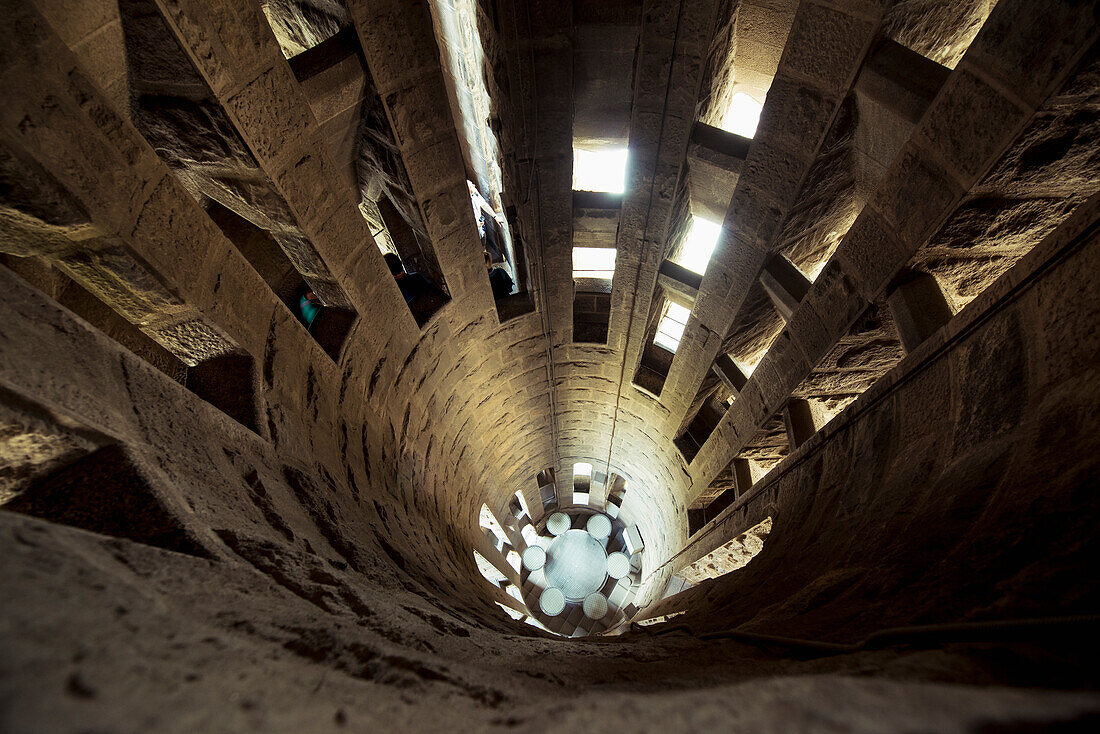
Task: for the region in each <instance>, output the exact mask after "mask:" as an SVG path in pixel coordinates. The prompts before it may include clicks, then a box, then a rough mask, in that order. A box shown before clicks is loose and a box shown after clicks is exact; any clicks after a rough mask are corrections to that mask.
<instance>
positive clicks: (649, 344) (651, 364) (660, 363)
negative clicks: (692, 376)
mask: <svg viewBox="0 0 1100 734" xmlns="http://www.w3.org/2000/svg"><path fill="white" fill-rule="evenodd" d="M672 357H673V354H672V352H670V351H668V350H667V349H664V348H662V347H659V346H657V345H656V344H654V343H653V339H652V335H650V337H649V338H647V339H646V345H645V349H643V350H642V359H641V361H640V363H639V364H638V370H637V372H635V373H634V384H635V385H637V386H638V387H641V388H644V389H646V390H648V391H649V392H651V393H653V394H654V395H657V396H660V395H661V390H663V389H664V387H665V378H667V377H668V370H669V368H670V367H671V366H672Z"/></svg>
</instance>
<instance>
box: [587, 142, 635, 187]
mask: <svg viewBox="0 0 1100 734" xmlns="http://www.w3.org/2000/svg"><path fill="white" fill-rule="evenodd" d="M627 157H628V156H627V149H626V148H604V149H601V150H586V149H584V148H576V147H574V148H573V189H574V190H576V191H606V192H609V193H613V194H621V193H623V191H624V190H625V188H626V185H625V184H626V161H627Z"/></svg>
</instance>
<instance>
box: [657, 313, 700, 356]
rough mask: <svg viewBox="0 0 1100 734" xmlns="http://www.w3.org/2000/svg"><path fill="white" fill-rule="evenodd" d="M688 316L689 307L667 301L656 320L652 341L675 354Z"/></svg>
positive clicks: (689, 314)
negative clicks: (658, 318)
mask: <svg viewBox="0 0 1100 734" xmlns="http://www.w3.org/2000/svg"><path fill="white" fill-rule="evenodd" d="M689 316H691V309H689V308H685V307H684V306H681V305H680V304H678V303H673V302H672V301H667V302H666V303H665V307H664V309H663V310H662V311H661V318H660V320H659V321H658V322H657V334H656V335H655V336H654V337H653V343H654V344H656V345H657V346H659V347H662V348H664V349H667V350H668V351H670V352H672V353H673V354H675V353H676V350H677V349H679V348H680V339H681V338H683V336H684V328H685V327H686V326H687V322H688V317H689Z"/></svg>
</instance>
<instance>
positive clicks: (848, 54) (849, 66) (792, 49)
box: [781, 2, 875, 92]
mask: <svg viewBox="0 0 1100 734" xmlns="http://www.w3.org/2000/svg"><path fill="white" fill-rule="evenodd" d="M874 30H875V24H874V23H872V22H870V21H868V20H864V19H860V18H854V17H852V16H850V15H848V14H847V13H844V12H841V11H839V10H835V9H833V8H829V7H824V6H822V5H817V4H815V3H812V2H807V3H803V4H802V5H801V6H800V7H799V10H798V12H797V13H796V14H795V18H794V25H792V26H791V31H790V34H789V35H788V36H787V45H786V48H785V49H784V52H783V61H782V62H781V65H782V66H784V67H785V68H788V69H790V70H791V71H794V72H795V73H797V74H800V75H801V76H804V77H805V78H807V79H812V80H813V81H815V82H817V83H819V84H821V86H822V87H823V88H824V89H826V90H829V91H832V92H839V91H841V90H843V89H844V88H845V87H846V86H847V85H848V81H849V79H850V78H851V77H852V76H853V75H854V74H855V72H856V70H857V68H858V65H859V63H860V60H861V59H862V58H863V53H864V51H865V49H866V47H867V44H868V43H869V42H870V40H871V37H872V35H873V33H874Z"/></svg>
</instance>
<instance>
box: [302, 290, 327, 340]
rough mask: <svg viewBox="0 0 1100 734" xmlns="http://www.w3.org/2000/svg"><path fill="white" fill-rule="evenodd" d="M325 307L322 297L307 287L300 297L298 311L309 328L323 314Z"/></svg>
mask: <svg viewBox="0 0 1100 734" xmlns="http://www.w3.org/2000/svg"><path fill="white" fill-rule="evenodd" d="M324 308H325V307H324V304H322V303H321V299H320V298H318V297H317V294H316V293H314V292H313V291H312V290H311V289H309V288H306V289H305V291H303V292H302V295H301V297H300V298H299V299H298V312H299V314H300V315H301V319H302V323H303V324H305V326H306V329H307V330H308V329H309V327H311V326H312V325H313V322H314V321H315V320H316V319H317V317H318V316H319V315H320V314H321V311H323V310H324Z"/></svg>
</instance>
